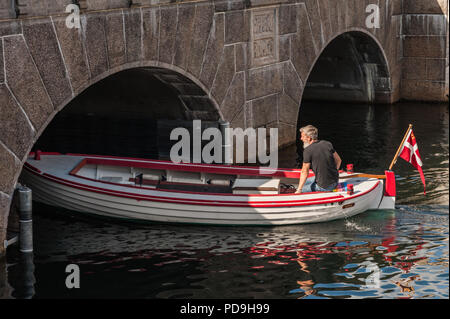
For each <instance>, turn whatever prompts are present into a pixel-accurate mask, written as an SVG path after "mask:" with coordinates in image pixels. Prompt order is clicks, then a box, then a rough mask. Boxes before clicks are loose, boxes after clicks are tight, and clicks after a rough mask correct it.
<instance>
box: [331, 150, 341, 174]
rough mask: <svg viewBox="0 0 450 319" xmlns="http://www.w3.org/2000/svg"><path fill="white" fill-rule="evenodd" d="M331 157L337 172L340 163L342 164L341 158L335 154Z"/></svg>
mask: <svg viewBox="0 0 450 319" xmlns="http://www.w3.org/2000/svg"><path fill="white" fill-rule="evenodd" d="M333 157H334V162H335V163H336V168H337V170H339V167H341V163H342V160H341V157H340V156H339V154H338V153H337V152H334V153H333Z"/></svg>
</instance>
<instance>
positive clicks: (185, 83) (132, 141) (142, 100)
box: [33, 68, 220, 159]
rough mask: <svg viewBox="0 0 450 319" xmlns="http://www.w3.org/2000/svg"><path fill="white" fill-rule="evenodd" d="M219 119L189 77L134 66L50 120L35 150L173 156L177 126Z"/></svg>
mask: <svg viewBox="0 0 450 319" xmlns="http://www.w3.org/2000/svg"><path fill="white" fill-rule="evenodd" d="M219 118H220V116H219V113H218V112H217V110H216V108H215V106H214V105H213V103H212V101H211V100H210V99H209V97H208V96H207V95H206V93H205V92H204V91H203V90H202V89H201V88H200V87H199V86H198V85H196V84H195V83H194V82H193V81H191V80H189V79H188V78H186V77H185V76H183V75H181V74H179V73H176V72H174V71H170V70H167V69H162V68H135V69H130V70H125V71H122V72H119V73H116V74H114V75H111V76H109V77H107V78H105V79H103V80H102V81H100V82H98V83H96V84H94V85H93V86H91V87H89V88H88V89H86V90H85V91H83V92H82V93H81V94H80V95H79V96H77V97H76V98H75V99H74V100H73V101H72V102H70V103H69V104H68V105H67V106H66V107H65V108H64V109H63V110H61V111H60V112H59V113H58V114H57V115H56V116H55V118H54V119H53V120H52V121H51V122H50V124H49V125H48V127H47V128H46V129H45V131H44V132H43V133H42V135H41V137H40V138H39V140H38V141H37V142H36V144H35V145H34V147H33V150H37V149H40V150H44V151H56V152H61V153H84V154H101V155H115V156H130V157H144V158H161V159H165V158H168V154H169V153H168V152H169V150H170V149H169V146H170V145H169V142H170V140H169V136H170V131H171V129H172V128H173V127H179V126H181V127H186V128H188V129H189V128H190V127H192V120H193V119H200V120H202V122H203V124H204V125H206V126H215V125H217V121H218V120H219Z"/></svg>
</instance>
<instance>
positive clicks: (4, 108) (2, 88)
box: [0, 84, 35, 176]
mask: <svg viewBox="0 0 450 319" xmlns="http://www.w3.org/2000/svg"><path fill="white" fill-rule="evenodd" d="M0 110H1V111H0V123H1V126H0V139H1V141H2V142H3V143H4V144H5V145H6V146H7V147H8V148H9V150H11V151H12V152H13V153H14V154H15V155H16V156H17V157H18V158H23V157H24V156H25V155H26V152H27V150H28V145H29V143H30V141H33V137H34V135H35V133H34V131H33V129H32V128H31V126H30V124H29V123H28V120H27V118H26V116H25V114H24V113H23V111H22V110H21V109H20V107H19V106H18V105H17V103H16V102H15V101H14V98H13V97H12V95H11V93H10V91H9V90H8V88H7V87H6V85H5V84H0ZM0 176H1V175H0Z"/></svg>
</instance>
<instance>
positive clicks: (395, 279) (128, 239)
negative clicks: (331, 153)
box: [9, 206, 448, 298]
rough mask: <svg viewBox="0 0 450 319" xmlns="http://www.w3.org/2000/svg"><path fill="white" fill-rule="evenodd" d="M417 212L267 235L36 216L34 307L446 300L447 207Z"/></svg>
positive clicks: (273, 230)
mask: <svg viewBox="0 0 450 319" xmlns="http://www.w3.org/2000/svg"><path fill="white" fill-rule="evenodd" d="M415 209H417V210H418V211H415V210H414V209H412V210H410V209H409V207H408V206H404V207H403V206H402V207H400V209H398V210H396V211H385V212H384V211H381V212H380V211H372V212H367V213H364V214H362V215H360V216H356V217H353V218H351V219H348V220H341V221H335V222H330V223H326V224H311V225H296V226H287V227H270V228H264V227H244V228H241V227H226V228H223V227H196V226H176V225H162V224H154V225H147V226H137V225H133V224H130V225H123V224H116V223H110V222H108V223H104V222H102V221H95V222H94V221H93V220H92V219H91V220H89V224H86V223H85V222H81V221H78V220H77V221H75V220H71V219H68V218H55V217H47V216H44V217H42V216H40V217H37V216H36V218H35V223H36V230H37V234H36V238H39V241H37V242H36V245H35V250H36V251H38V252H39V253H38V254H36V256H35V260H34V262H35V276H36V280H37V282H38V283H39V284H38V286H36V295H35V298H48V297H54V298H74V297H94V298H96V297H97V298H99V297H111V298H127V297H130V298H406V297H408V298H448V207H441V208H438V207H434V211H433V212H432V213H429V214H423V213H422V210H421V209H420V207H415ZM50 218H51V219H50ZM50 220H52V222H50ZM56 229H58V231H55V230H56ZM106 243H108V244H106ZM69 263H74V264H77V265H79V267H80V270H81V289H73V290H68V289H66V288H65V286H64V281H65V276H66V273H65V267H66V265H67V264H69ZM9 272H10V274H11V275H10V276H9V281H10V282H11V285H12V286H13V287H14V289H15V294H14V296H15V297H19V296H20V294H19V293H18V292H17V291H18V290H20V286H19V285H18V282H19V281H18V280H17V278H18V277H19V276H20V273H21V270H20V267H18V266H14V265H13V266H10V267H9Z"/></svg>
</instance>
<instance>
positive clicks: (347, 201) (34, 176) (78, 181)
mask: <svg viewBox="0 0 450 319" xmlns="http://www.w3.org/2000/svg"><path fill="white" fill-rule="evenodd" d="M24 168H25V169H24V170H23V173H22V175H21V180H20V182H21V183H22V184H24V185H26V186H28V187H30V188H31V189H32V191H33V200H35V201H38V202H42V203H45V204H48V205H52V206H56V207H63V208H66V209H69V210H72V211H75V212H84V213H91V214H96V215H101V216H107V217H115V218H123V219H132V220H141V221H155V222H175V223H194V224H210V225H288V224H302V223H316V222H325V221H330V220H335V219H340V218H347V217H350V216H353V215H356V214H359V213H362V212H364V211H367V210H370V209H393V208H394V204H395V178H394V174H393V172H386V175H385V176H386V178H385V179H379V178H372V177H371V176H370V175H368V177H364V175H362V176H361V175H360V174H358V173H352V174H349V173H347V172H344V171H340V183H346V185H347V186H348V185H350V184H352V185H353V192H351V191H349V190H345V189H344V188H340V189H339V188H338V189H337V190H335V191H333V192H314V193H311V192H310V193H301V194H294V191H295V188H296V187H297V186H298V180H299V176H300V172H301V170H299V169H277V170H275V172H272V173H273V174H268V175H265V174H264V168H260V167H243V166H228V165H215V164H214V165H213V164H195V163H178V164H177V163H173V162H169V161H161V160H147V159H138V158H124V157H114V156H98V155H86V154H60V153H44V152H40V151H38V152H36V154H35V153H30V155H29V157H28V160H27V161H26V163H25V165H24ZM313 180H314V174H313V173H312V171H311V172H310V174H309V176H308V180H307V184H308V183H312V182H313ZM289 185H292V186H289ZM340 186H344V184H340ZM347 188H349V187H347Z"/></svg>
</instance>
